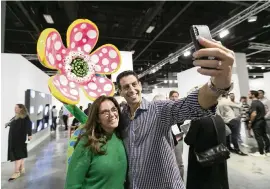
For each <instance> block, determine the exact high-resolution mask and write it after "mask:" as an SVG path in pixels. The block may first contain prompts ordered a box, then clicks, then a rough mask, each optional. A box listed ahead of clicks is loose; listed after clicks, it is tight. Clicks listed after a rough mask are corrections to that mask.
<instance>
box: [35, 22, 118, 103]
mask: <svg viewBox="0 0 270 189" xmlns="http://www.w3.org/2000/svg"><path fill="white" fill-rule="evenodd" d="M98 36H99V31H98V28H97V26H96V25H95V24H94V23H93V22H91V21H90V20H87V19H78V20H75V21H74V22H73V23H72V24H71V25H70V26H69V28H68V30H67V48H66V47H65V46H64V45H63V42H62V39H61V36H60V34H59V33H58V31H57V30H55V29H52V28H48V29H45V30H44V31H43V32H42V33H41V35H40V37H39V40H38V44H37V53H38V58H39V60H40V62H41V63H42V64H43V65H44V66H45V67H47V68H50V69H57V70H58V73H57V74H56V75H54V76H52V77H51V78H50V79H49V81H48V85H49V88H50V91H51V93H52V95H53V96H55V97H56V98H57V99H58V100H60V101H61V102H63V103H66V104H77V103H78V102H79V100H80V96H79V88H81V89H82V90H83V91H84V93H85V95H86V96H87V97H88V98H89V99H90V100H95V99H96V98H97V97H99V96H101V95H109V96H111V95H113V94H114V85H113V83H112V81H111V80H109V79H108V78H106V77H102V76H100V75H99V74H105V75H108V74H112V73H114V72H116V71H117V70H118V69H119V67H120V65H121V57H120V52H119V50H118V49H117V48H116V47H115V46H114V45H111V44H106V45H103V46H101V47H99V48H97V49H96V50H95V51H94V52H92V53H91V54H89V53H90V52H91V51H92V50H93V48H94V47H95V45H96V43H97V41H98Z"/></svg>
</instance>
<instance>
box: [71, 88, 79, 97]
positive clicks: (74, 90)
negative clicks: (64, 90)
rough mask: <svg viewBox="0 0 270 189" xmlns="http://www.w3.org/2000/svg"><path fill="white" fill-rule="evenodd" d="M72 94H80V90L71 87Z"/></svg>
mask: <svg viewBox="0 0 270 189" xmlns="http://www.w3.org/2000/svg"><path fill="white" fill-rule="evenodd" d="M70 94H72V95H75V96H78V94H79V92H78V91H77V90H76V89H71V90H70Z"/></svg>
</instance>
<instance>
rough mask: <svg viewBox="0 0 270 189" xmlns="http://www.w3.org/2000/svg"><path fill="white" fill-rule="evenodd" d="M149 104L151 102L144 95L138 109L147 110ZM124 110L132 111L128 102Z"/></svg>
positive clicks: (125, 111) (126, 111)
mask: <svg viewBox="0 0 270 189" xmlns="http://www.w3.org/2000/svg"><path fill="white" fill-rule="evenodd" d="M149 105H150V102H149V101H147V100H146V99H145V98H143V97H142V102H141V104H140V106H139V108H138V110H147V109H148V107H149ZM123 112H124V113H128V112H130V107H129V106H128V104H127V105H125V106H124V108H123Z"/></svg>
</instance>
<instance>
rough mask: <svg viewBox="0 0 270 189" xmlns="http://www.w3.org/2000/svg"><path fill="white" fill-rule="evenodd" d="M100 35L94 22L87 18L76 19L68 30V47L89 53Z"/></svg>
mask: <svg viewBox="0 0 270 189" xmlns="http://www.w3.org/2000/svg"><path fill="white" fill-rule="evenodd" d="M98 36H99V31H98V28H97V26H96V25H95V24H94V23H93V22H91V21H90V20H87V19H78V20H75V21H74V22H73V23H72V24H71V25H70V26H69V27H68V30H67V47H68V48H70V49H71V50H76V51H83V52H85V53H87V54H89V53H90V52H91V51H92V49H93V48H94V47H95V45H96V43H97V40H98Z"/></svg>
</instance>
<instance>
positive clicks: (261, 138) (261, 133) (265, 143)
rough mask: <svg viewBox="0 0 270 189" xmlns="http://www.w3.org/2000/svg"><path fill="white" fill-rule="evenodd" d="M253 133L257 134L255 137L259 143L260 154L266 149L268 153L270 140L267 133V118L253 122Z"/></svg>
mask: <svg viewBox="0 0 270 189" xmlns="http://www.w3.org/2000/svg"><path fill="white" fill-rule="evenodd" d="M252 129H253V133H254V135H255V139H256V141H257V143H258V147H259V152H260V154H264V150H265V152H266V153H268V152H269V150H270V149H269V148H270V141H269V138H268V136H267V134H266V121H265V120H257V121H254V122H253V124H252Z"/></svg>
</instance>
